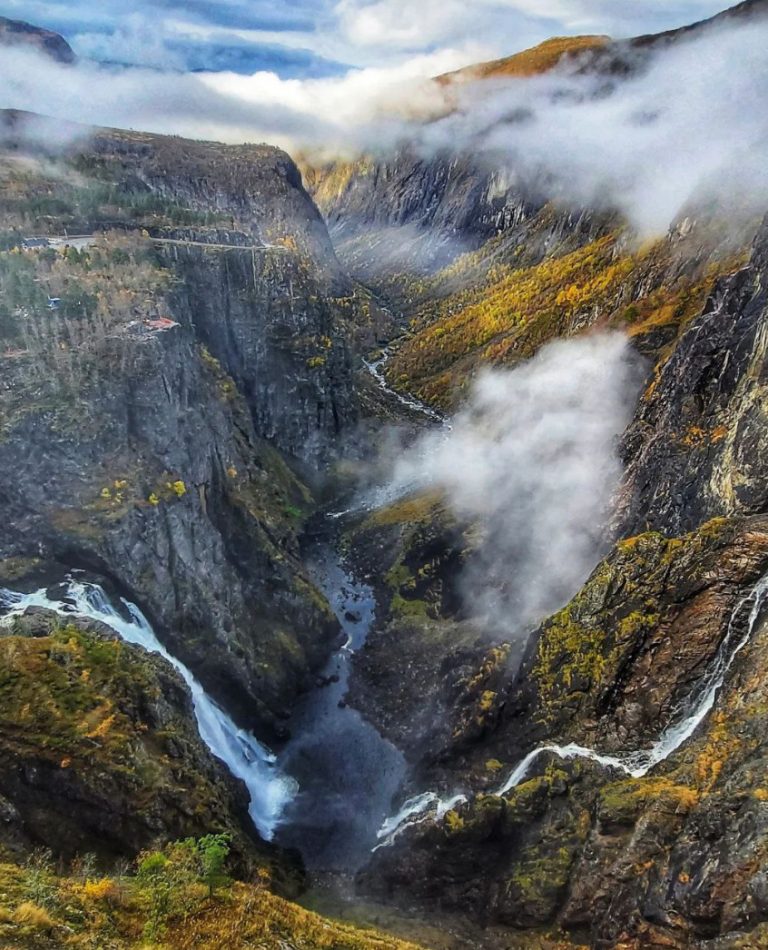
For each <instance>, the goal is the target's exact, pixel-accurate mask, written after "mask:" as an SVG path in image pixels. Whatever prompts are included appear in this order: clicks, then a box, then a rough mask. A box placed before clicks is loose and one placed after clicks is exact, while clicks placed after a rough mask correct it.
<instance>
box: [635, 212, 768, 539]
mask: <svg viewBox="0 0 768 950" xmlns="http://www.w3.org/2000/svg"><path fill="white" fill-rule="evenodd" d="M766 268H768V222H766V223H765V224H764V225H763V227H762V229H761V231H760V233H759V234H758V236H757V238H756V241H755V245H754V250H753V253H752V257H751V260H750V262H749V264H748V266H747V267H745V268H744V269H742V270H740V271H739V272H738V273H737V274H735V275H734V276H732V277H730V278H728V279H726V280H723V281H721V282H720V284H719V285H718V286H717V288H716V290H715V291H714V293H713V294H712V295H711V297H710V299H709V300H708V302H707V305H706V306H705V308H704V312H703V313H702V314H701V316H700V317H697V318H696V319H695V320H694V321H693V323H692V324H691V326H690V327H689V328H688V329H687V330H686V332H685V333H684V334H683V336H682V337H681V339H680V341H679V342H678V344H677V346H676V347H675V349H674V351H673V353H672V354H671V356H670V357H669V359H668V360H667V361H666V362H665V363H664V364H663V365H661V366H659V367H658V369H657V371H656V373H655V375H654V378H653V379H652V381H651V382H650V385H649V386H648V388H647V390H646V392H645V395H644V397H643V399H642V402H641V406H640V409H639V411H638V413H637V416H636V418H635V420H634V422H633V424H632V426H631V427H630V429H629V431H628V433H627V434H626V436H625V438H624V455H625V459H626V461H627V463H628V474H627V478H626V484H625V488H624V490H623V492H622V496H621V498H620V505H619V514H618V516H617V521H618V522H619V523H620V525H621V528H620V530H621V531H622V532H623V533H629V534H632V533H635V532H637V531H642V530H644V529H646V528H651V529H656V530H661V531H665V532H667V533H670V534H677V533H679V532H680V531H685V530H689V529H690V528H692V527H694V526H695V525H697V524H699V523H701V522H702V521H704V520H706V519H708V518H712V517H716V516H720V515H731V514H749V513H755V512H760V511H764V510H765V509H766V503H767V502H768V495H767V494H766V492H767V491H768V483H766V477H765V472H766V462H765V460H766V452H767V451H768V448H767V447H766V442H765V422H764V412H763V409H762V403H763V398H764V397H763V394H764V390H765V362H766V342H765V324H766V317H767V315H768V300H766V290H765V279H764V278H765V272H766Z"/></svg>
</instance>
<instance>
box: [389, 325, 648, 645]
mask: <svg viewBox="0 0 768 950" xmlns="http://www.w3.org/2000/svg"><path fill="white" fill-rule="evenodd" d="M641 376H642V365H641V363H640V360H639V358H638V357H637V355H636V354H635V353H634V351H632V349H631V348H630V346H629V344H628V342H627V339H626V338H625V337H624V336H623V335H622V334H619V333H608V334H605V333H601V334H594V335H590V336H586V337H581V338H578V339H571V340H564V341H558V342H556V343H552V344H550V345H548V346H546V347H544V348H543V349H542V350H541V351H540V352H539V353H538V354H537V355H536V356H535V357H534V358H533V359H532V360H530V361H529V362H527V363H525V364H523V365H521V366H519V367H517V368H516V369H512V370H498V369H494V370H488V371H485V372H484V373H483V374H482V375H481V376H480V377H479V378H478V379H477V381H476V383H475V386H474V388H473V390H472V392H471V395H470V397H469V399H468V402H467V404H466V407H465V408H464V409H463V410H461V411H460V412H459V413H458V414H457V415H456V416H455V418H454V419H453V420H452V421H451V428H450V429H442V430H430V431H428V432H426V433H425V434H424V435H423V436H422V437H421V438H420V439H419V440H418V441H417V442H416V443H415V444H414V445H413V446H412V447H411V448H410V449H409V450H407V451H406V452H405V453H404V454H403V455H402V456H401V458H400V459H399V461H398V462H397V464H396V468H395V471H394V475H393V479H392V490H393V494H395V495H397V494H403V493H407V492H409V491H413V490H414V489H415V490H428V489H439V490H441V491H442V492H444V493H445V497H446V499H447V501H448V503H449V505H450V506H451V507H452V509H453V510H454V511H455V513H456V515H457V516H458V517H459V518H460V519H462V520H466V521H469V522H472V523H475V524H477V525H478V528H479V530H480V540H479V543H478V547H477V551H476V553H475V554H474V555H473V556H472V558H471V559H470V562H469V564H468V566H467V568H466V570H465V572H464V576H463V579H462V585H463V590H462V594H463V600H464V609H465V612H466V613H467V614H468V615H469V616H470V617H472V618H473V619H474V620H475V621H476V622H477V624H478V625H479V626H480V627H481V628H483V629H485V630H487V631H488V632H490V633H493V634H499V635H502V636H505V637H512V638H518V639H519V638H521V637H522V635H523V633H524V631H525V629H526V628H527V627H529V625H530V624H532V623H535V622H536V621H537V620H539V619H540V618H542V617H544V616H546V615H548V614H550V613H552V612H553V611H555V610H557V609H558V608H559V607H561V606H563V605H564V604H565V603H566V602H567V601H568V600H569V599H570V598H571V597H572V596H573V594H574V593H575V592H576V591H577V590H578V589H579V588H580V587H581V586H582V585H583V583H584V581H585V580H586V579H587V577H588V576H589V574H590V572H591V571H592V569H593V568H594V566H595V565H596V563H597V562H598V560H599V558H600V557H601V556H602V554H603V552H604V550H605V547H606V543H607V539H606V536H605V531H604V525H605V520H606V515H607V513H608V511H609V507H610V502H611V496H612V494H613V492H614V490H615V489H616V488H617V487H618V484H619V480H620V477H621V472H622V469H621V464H620V462H619V458H618V455H617V441H618V436H619V435H620V434H621V433H622V432H623V431H624V429H625V428H626V426H627V424H628V422H629V420H630V418H631V415H632V411H633V409H634V405H635V402H636V398H637V394H638V391H639V385H640V380H641Z"/></svg>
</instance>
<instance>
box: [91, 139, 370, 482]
mask: <svg viewBox="0 0 768 950" xmlns="http://www.w3.org/2000/svg"><path fill="white" fill-rule="evenodd" d="M78 161H79V162H80V164H84V165H85V167H86V168H87V169H88V170H89V172H91V173H97V174H104V175H110V176H117V177H118V178H119V180H120V181H121V182H123V183H124V187H131V188H134V189H137V190H139V191H141V190H142V189H144V190H145V192H146V193H147V194H148V195H150V196H152V197H153V198H154V199H156V200H157V199H162V200H165V201H167V202H172V203H176V204H178V205H180V206H181V207H183V208H185V209H189V210H192V211H196V212H197V213H198V214H199V215H205V216H208V217H211V218H213V219H215V222H216V227H205V228H201V227H185V228H178V227H176V228H163V229H158V230H154V229H153V236H157V237H158V238H160V239H161V243H160V245H159V250H160V252H161V254H162V257H163V260H164V261H165V262H166V263H167V265H168V267H169V268H170V269H171V271H172V272H173V274H174V276H175V278H176V283H175V286H174V290H173V293H172V295H171V299H170V301H169V304H170V307H171V310H172V313H173V315H174V317H175V318H176V319H178V320H179V321H180V322H182V323H183V324H184V325H186V326H189V327H190V328H193V330H194V332H195V334H196V337H197V339H198V340H199V341H200V342H203V343H205V345H206V346H207V347H208V349H209V351H210V352H211V353H212V354H213V355H214V356H215V357H216V358H217V359H219V360H220V361H221V363H222V365H223V366H224V368H225V370H226V372H227V373H229V375H230V376H232V377H233V379H234V380H235V382H236V383H237V385H238V387H239V388H240V390H241V392H242V394H243V396H244V397H245V400H246V403H247V404H248V406H249V409H250V410H251V413H252V416H253V422H254V426H255V428H256V432H257V434H258V435H259V436H261V437H263V438H266V439H269V440H270V441H271V442H272V444H273V445H275V446H277V447H278V448H279V449H281V450H282V451H284V452H286V453H288V454H290V455H292V456H295V457H296V458H299V459H302V460H303V461H305V462H307V463H309V464H310V465H312V466H316V465H317V464H318V463H319V461H320V460H322V459H324V458H327V457H328V456H329V455H332V454H334V453H337V452H338V450H339V442H340V441H341V440H343V436H344V434H345V433H349V432H350V431H351V430H352V429H353V428H354V426H355V424H356V421H357V403H356V399H355V395H354V389H353V382H352V363H351V359H350V355H349V350H348V347H347V335H348V334H347V332H346V324H345V322H344V319H345V318H346V319H348V320H352V321H353V317H354V313H355V308H356V307H357V302H356V300H355V298H354V296H353V295H354V290H355V288H354V286H353V284H352V282H351V280H350V279H349V278H348V277H347V276H346V274H345V273H344V272H343V270H342V269H341V267H340V266H339V264H338V261H337V260H336V256H335V254H334V251H333V248H332V246H331V243H330V240H329V238H328V233H327V231H326V228H325V225H324V224H323V221H322V219H321V218H320V215H319V213H318V211H317V209H316V208H315V206H314V205H313V203H312V201H311V199H310V198H309V196H308V195H307V193H306V192H305V190H304V188H303V187H302V184H301V176H300V175H299V172H298V170H297V168H296V166H295V165H294V163H293V162H292V161H291V159H290V158H289V157H288V156H287V155H286V154H285V153H284V152H281V151H280V150H279V149H276V148H271V147H268V146H223V145H217V144H213V143H205V142H186V141H185V142H182V141H181V140H178V139H171V138H165V137H162V136H152V135H135V134H133V135H132V134H128V133H116V132H115V133H111V132H110V133H98V134H97V135H96V136H95V138H94V139H93V140H92V141H90V142H89V143H88V146H87V149H85V150H84V151H83V154H82V156H81V157H80V158H79V159H78ZM240 248H242V250H241V249H240Z"/></svg>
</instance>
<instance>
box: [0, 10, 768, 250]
mask: <svg viewBox="0 0 768 950" xmlns="http://www.w3.org/2000/svg"><path fill="white" fill-rule="evenodd" d="M342 6H343V5H342ZM365 9H366V11H367V15H369V16H375V15H377V11H378V10H379V7H378V5H377V4H373V5H369V6H367V7H366V8H365ZM387 9H388V10H389V9H391V6H390V5H389V3H388V4H387ZM424 9H425V10H426V11H427V13H428V18H431V17H432V16H433V14H434V11H432V12H431V13H429V10H430V9H431V8H430V6H429V3H427V4H425V7H424ZM353 12H354V14H355V16H357V14H358V13H359V12H360V11H359V10H357V8H354V9H353V10H352V12H350V14H349V15H350V16H352V13H353ZM379 12H380V11H379ZM356 22H357V26H355V27H352V26H350V27H349V29H350V30H358V31H362V32H365V30H366V29H368V27H366V26H365V22H367V21H365V20H363V21H356ZM403 29H406V27H404V28H403ZM363 41H364V38H362V37H361V38H360V42H363ZM400 42H402V43H405V42H406V38H405V37H403V38H401V40H400ZM150 46H151V44H148V48H149V47H150ZM766 49H768V22H766V21H763V22H762V23H759V22H750V23H749V24H748V25H741V26H738V25H730V26H727V27H721V28H719V29H717V30H712V31H710V32H709V33H707V34H705V35H703V36H701V37H699V38H697V39H695V40H691V41H688V42H684V43H679V44H677V45H675V46H673V47H670V48H667V49H665V50H663V51H661V52H658V53H656V54H655V55H654V57H653V58H652V59H651V61H650V63H649V64H647V65H646V66H645V67H644V68H643V70H641V71H640V72H639V73H638V74H637V75H635V76H634V77H632V78H629V79H626V80H623V81H616V80H607V79H606V77H604V76H603V77H595V76H588V75H581V74H580V73H579V71H578V70H575V69H573V68H571V69H570V71H569V69H568V68H562V69H560V70H557V71H555V72H554V73H551V74H548V75H545V76H540V77H535V78H531V79H525V80H521V79H507V80H503V79H498V80H488V81H485V82H482V83H469V84H465V85H463V86H451V87H450V88H448V89H446V88H445V87H442V86H440V85H438V84H436V83H434V82H431V81H430V80H429V79H428V78H425V77H428V76H430V75H435V74H440V73H442V72H446V71H450V70H452V69H454V68H456V67H458V66H459V65H461V64H462V63H463V62H464V61H465V59H466V55H467V51H466V48H465V49H463V50H462V51H459V50H455V49H439V50H437V51H435V52H431V53H428V54H421V55H418V56H413V57H411V58H409V59H406V60H404V61H402V62H400V63H399V64H398V65H396V66H389V67H369V68H366V69H358V70H351V71H349V72H347V73H345V74H344V75H342V76H334V77H326V78H321V79H305V80H298V79H281V78H280V77H279V76H278V75H277V74H276V73H274V72H257V73H254V74H253V75H249V76H243V75H240V74H237V73H234V72H217V73H212V72H203V73H195V74H190V73H183V72H170V73H168V72H159V71H157V70H150V69H135V68H131V69H116V68H106V67H103V66H99V65H98V64H95V63H93V62H87V61H86V62H82V63H80V64H79V65H78V66H77V67H76V68H71V67H64V66H60V65H58V64H56V63H52V62H50V61H48V60H46V59H45V58H44V57H42V56H40V54H38V53H36V52H34V51H26V50H7V51H4V52H3V56H2V59H0V105H2V106H8V107H16V108H24V109H28V110H31V111H34V112H39V113H43V114H47V115H53V116H58V117H62V118H67V119H71V120H73V121H79V122H85V123H92V124H99V125H113V126H119V127H125V128H134V129H142V130H147V131H156V132H173V133H176V134H180V135H185V136H189V137H195V138H211V139H217V140H221V141H225V142H243V141H267V142H271V143H274V144H277V145H281V146H283V147H285V148H287V149H288V150H289V151H293V152H296V151H297V150H301V151H302V152H303V153H308V152H309V153H312V152H313V151H315V152H318V153H322V154H323V155H325V156H326V157H327V156H334V155H342V156H349V155H351V154H355V153H357V152H373V153H378V154H381V153H386V152H387V151H391V150H393V149H396V148H398V147H402V146H403V145H404V144H406V143H407V144H408V146H409V147H410V148H415V149H418V150H420V151H421V153H422V154H424V156H425V157H429V156H431V155H434V154H437V153H449V154H450V153H463V154H470V155H472V156H474V157H475V159H476V160H477V161H480V162H483V161H485V162H487V163H488V164H489V166H491V167H493V168H496V169H502V170H503V171H504V173H505V177H506V180H507V181H509V183H510V185H511V186H512V187H514V186H515V184H516V183H517V184H527V185H528V187H535V188H537V189H538V190H540V191H542V192H544V194H545V196H546V197H555V198H562V199H564V200H566V201H569V202H572V203H575V204H578V205H581V206H587V207H591V208H606V209H610V210H615V209H618V210H620V211H622V212H623V213H624V214H625V215H626V216H627V218H628V219H629V220H630V221H631V222H632V224H633V225H634V226H635V227H636V229H637V231H638V232H639V233H640V234H641V235H643V236H650V235H656V234H659V233H663V232H664V231H665V230H666V229H667V228H668V227H669V225H670V224H671V223H672V222H673V221H674V219H675V218H676V217H677V216H678V215H680V214H681V213H682V212H683V211H684V210H685V209H686V208H687V207H688V206H689V205H690V204H691V202H695V203H696V204H697V205H698V206H699V207H706V206H707V205H708V204H711V203H712V202H726V204H727V205H729V207H730V206H735V205H736V204H737V203H739V202H740V203H741V204H742V205H743V204H746V205H751V206H760V205H761V204H765V203H768V111H766V110H765V109H763V108H761V107H759V104H760V103H762V102H764V101H766V97H768V54H766ZM476 52H477V53H478V58H479V53H480V50H477V51H476ZM152 55H153V56H156V55H157V49H155V51H154V53H153V54H152Z"/></svg>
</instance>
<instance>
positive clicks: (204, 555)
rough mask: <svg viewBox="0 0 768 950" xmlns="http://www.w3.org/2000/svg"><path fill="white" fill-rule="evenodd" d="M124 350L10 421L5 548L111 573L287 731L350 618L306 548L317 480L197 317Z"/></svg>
mask: <svg viewBox="0 0 768 950" xmlns="http://www.w3.org/2000/svg"><path fill="white" fill-rule="evenodd" d="M118 351H119V354H120V355H119V356H117V357H116V362H112V363H111V369H112V370H113V371H112V372H107V373H105V374H103V375H100V376H99V378H98V381H97V382H96V384H95V385H94V386H93V388H92V389H83V390H82V391H80V392H79V393H78V396H77V398H74V397H72V396H70V397H69V398H68V399H63V400H60V402H59V404H58V405H55V406H53V405H49V406H46V407H40V406H38V405H35V404H32V405H24V406H22V408H21V409H20V411H19V414H18V416H17V417H16V418H15V419H14V423H13V425H12V426H10V427H9V429H7V430H6V431H5V433H4V437H3V439H2V440H0V469H2V470H3V471H4V472H6V477H5V478H4V480H3V482H4V484H3V489H2V493H0V502H1V503H2V510H3V512H4V517H5V519H6V524H7V526H8V527H7V530H6V532H5V534H4V536H3V539H2V543H0V550H1V551H2V555H3V556H4V557H12V556H18V555H30V554H32V555H35V556H40V557H43V558H45V559H46V560H48V561H55V562H58V563H59V564H61V565H62V567H61V568H60V570H61V571H62V572H65V571H66V570H67V569H71V568H73V567H88V568H90V569H91V570H93V571H96V572H97V573H99V574H101V575H103V576H106V577H108V578H110V579H111V580H112V581H113V582H115V583H116V584H117V585H118V586H119V587H120V588H121V589H123V590H126V591H128V592H130V595H131V597H132V598H133V599H136V600H137V601H138V602H140V603H141V604H142V605H143V606H144V607H145V609H146V610H147V612H148V613H149V615H150V616H151V617H152V618H153V621H154V622H155V623H156V624H157V627H158V630H160V631H162V638H163V639H164V640H165V641H166V642H167V643H168V644H169V647H170V648H171V649H172V650H173V652H175V653H176V654H177V655H178V656H179V657H180V658H181V659H182V661H183V662H185V663H186V664H187V665H188V666H189V667H190V668H191V669H192V670H193V671H195V673H196V674H197V675H198V676H199V678H200V679H201V680H202V682H203V683H204V684H205V685H206V687H207V688H208V689H209V691H210V692H211V693H212V695H214V696H215V697H217V698H218V699H219V701H220V702H223V703H225V704H226V706H227V708H228V709H230V710H232V711H233V713H234V714H235V716H236V718H238V719H239V720H240V721H241V722H243V724H245V725H248V726H250V727H252V728H253V727H256V728H258V729H259V731H260V732H261V733H262V734H264V732H265V730H266V731H267V733H268V732H269V731H270V730H272V731H274V730H275V729H279V721H280V719H281V718H282V717H284V716H286V715H287V712H288V709H289V708H290V702H291V699H292V698H293V696H295V694H296V692H297V690H299V689H301V688H302V685H303V684H304V683H305V682H307V681H308V677H309V675H310V673H311V671H312V670H313V669H314V668H316V667H317V666H318V665H320V664H321V663H322V661H323V658H324V657H325V655H326V653H327V651H328V650H329V649H330V646H331V643H332V642H333V640H334V638H335V636H336V632H337V630H338V627H337V625H336V623H335V621H334V619H333V617H332V615H331V613H330V610H329V608H328V607H327V606H326V605H325V603H324V601H323V599H322V597H321V596H320V595H319V594H318V593H317V592H316V591H315V590H314V588H313V587H312V586H311V584H310V583H309V581H308V580H307V578H306V576H305V574H304V572H303V568H302V566H301V564H300V561H299V557H298V547H297V542H296V526H297V525H298V524H299V523H300V519H301V516H302V511H303V510H306V508H307V506H308V503H309V495H308V493H307V490H306V489H305V488H303V486H302V485H301V483H300V482H298V481H297V479H296V478H295V476H294V475H293V474H292V473H291V472H290V470H289V469H288V468H287V467H286V465H285V463H284V462H283V461H282V459H281V458H280V457H279V455H278V454H277V453H276V451H275V450H274V449H272V448H270V447H269V446H268V445H267V444H266V443H264V442H261V441H260V440H259V439H258V438H257V437H256V435H255V433H254V431H253V427H252V424H251V416H250V413H249V412H248V409H247V407H246V404H245V403H244V401H243V400H242V398H241V397H240V395H239V393H238V391H237V388H236V386H235V385H234V383H233V381H232V380H231V378H230V377H228V376H227V375H226V374H225V373H224V371H223V369H222V367H221V365H220V364H219V363H218V362H217V361H216V360H215V359H214V358H213V357H212V356H211V355H210V354H209V353H207V351H205V350H202V349H201V348H200V346H199V344H197V343H196V342H195V340H194V339H193V338H192V336H191V333H190V332H189V331H188V330H185V329H184V328H183V327H179V326H177V327H173V328H171V329H168V330H165V331H157V332H150V333H148V334H146V335H145V336H139V337H138V338H127V339H124V340H123V341H122V342H121V343H120V344H119V347H118ZM114 356H115V354H113V357H114ZM121 361H122V366H121ZM32 471H34V472H35V473H36V474H35V478H34V479H32V478H28V477H25V476H23V475H22V476H21V477H19V473H26V472H32Z"/></svg>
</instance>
